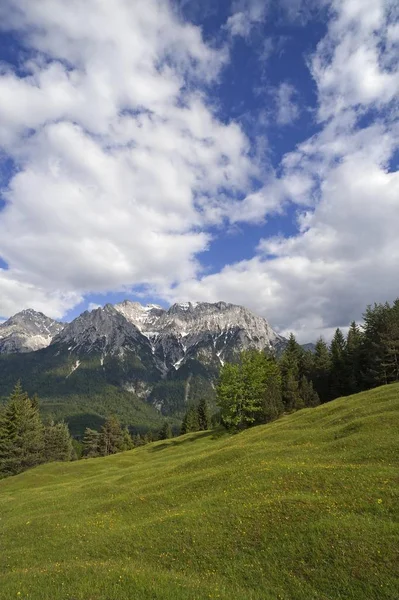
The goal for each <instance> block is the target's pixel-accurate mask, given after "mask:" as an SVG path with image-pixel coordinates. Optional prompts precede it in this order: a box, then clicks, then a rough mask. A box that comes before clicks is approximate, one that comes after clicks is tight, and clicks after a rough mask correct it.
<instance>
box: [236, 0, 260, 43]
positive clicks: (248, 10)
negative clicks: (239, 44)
mask: <svg viewBox="0 0 399 600" xmlns="http://www.w3.org/2000/svg"><path fill="white" fill-rule="evenodd" d="M268 8H269V2H268V1H267V0H237V1H236V2H233V4H232V14H231V16H230V17H229V18H228V19H227V22H226V29H227V30H228V32H229V33H230V35H231V36H232V37H235V36H240V37H244V38H248V37H249V35H250V33H251V30H252V28H253V27H254V26H255V25H256V24H257V23H261V22H263V21H264V20H265V18H266V15H267V11H268Z"/></svg>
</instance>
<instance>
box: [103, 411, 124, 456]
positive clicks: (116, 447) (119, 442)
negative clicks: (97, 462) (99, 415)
mask: <svg viewBox="0 0 399 600" xmlns="http://www.w3.org/2000/svg"><path fill="white" fill-rule="evenodd" d="M99 450H100V455H101V456H108V455H110V454H116V453H117V452H121V451H122V450H123V432H122V427H121V424H120V422H119V420H118V419H117V418H116V417H115V416H113V415H111V416H110V417H107V419H106V421H105V423H104V425H103V426H102V427H101V431H100V440H99Z"/></svg>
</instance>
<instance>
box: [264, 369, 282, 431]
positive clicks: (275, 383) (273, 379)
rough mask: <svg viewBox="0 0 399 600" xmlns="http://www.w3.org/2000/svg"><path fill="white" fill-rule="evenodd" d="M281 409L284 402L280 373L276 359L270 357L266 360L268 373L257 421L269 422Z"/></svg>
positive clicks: (279, 413) (277, 415) (275, 417)
mask: <svg viewBox="0 0 399 600" xmlns="http://www.w3.org/2000/svg"><path fill="white" fill-rule="evenodd" d="M283 411H284V404H283V394H282V385H281V373H280V369H279V366H278V364H277V363H276V361H275V360H274V359H272V358H270V359H269V360H268V373H267V378H266V382H265V389H264V393H263V400H262V404H261V411H260V414H259V422H260V423H269V422H270V421H274V419H277V417H279V416H280V415H281V413H282V412H283Z"/></svg>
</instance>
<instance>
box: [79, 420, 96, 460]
mask: <svg viewBox="0 0 399 600" xmlns="http://www.w3.org/2000/svg"><path fill="white" fill-rule="evenodd" d="M99 446H100V432H99V431H96V430H95V429H90V428H89V427H87V428H86V429H85V432H84V437H83V454H84V456H85V457H86V458H94V457H96V456H100V448H99Z"/></svg>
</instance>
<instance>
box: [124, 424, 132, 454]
mask: <svg viewBox="0 0 399 600" xmlns="http://www.w3.org/2000/svg"><path fill="white" fill-rule="evenodd" d="M132 448H134V442H133V439H132V436H131V435H130V432H129V430H128V428H127V427H124V428H123V429H122V451H123V452H125V451H126V450H132Z"/></svg>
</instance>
